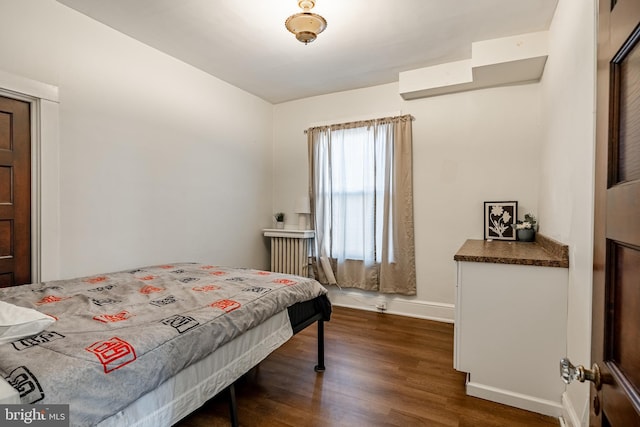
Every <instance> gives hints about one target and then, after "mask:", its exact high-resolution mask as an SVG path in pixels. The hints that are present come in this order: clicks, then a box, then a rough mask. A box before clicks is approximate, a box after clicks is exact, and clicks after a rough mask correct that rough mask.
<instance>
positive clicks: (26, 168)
mask: <svg viewBox="0 0 640 427" xmlns="http://www.w3.org/2000/svg"><path fill="white" fill-rule="evenodd" d="M30 129H31V124H30V105H29V103H27V102H23V101H18V100H15V99H10V98H4V97H0V287H6V286H13V285H21V284H24V283H29V282H30V281H31V134H30V133H31V130H30Z"/></svg>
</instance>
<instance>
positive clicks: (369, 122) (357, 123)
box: [304, 114, 416, 134]
mask: <svg viewBox="0 0 640 427" xmlns="http://www.w3.org/2000/svg"><path fill="white" fill-rule="evenodd" d="M415 119H416V118H415V117H413V116H412V115H411V114H404V115H402V116H393V117H382V118H379V119H370V120H357V121H355V122H346V123H336V124H332V125H326V126H313V127H310V128H309V129H306V130H305V131H304V133H305V134H306V133H307V132H309V131H313V130H314V129H330V130H337V129H350V128H357V127H365V126H367V127H370V126H372V125H377V124H383V123H392V122H401V121H407V120H411V121H414V120H415Z"/></svg>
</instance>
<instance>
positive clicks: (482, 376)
mask: <svg viewBox="0 0 640 427" xmlns="http://www.w3.org/2000/svg"><path fill="white" fill-rule="evenodd" d="M456 266H457V294H456V321H455V354H454V368H455V369H457V370H459V371H463V372H467V373H468V377H467V384H466V390H467V394H469V395H471V396H476V397H481V398H484V399H488V400H492V401H496V402H500V403H504V404H507V405H511V406H516V407H519V408H523V409H527V410H530V411H535V412H539V413H543V414H547V415H552V416H559V415H561V409H562V393H563V392H564V390H565V385H564V383H563V382H562V380H561V379H560V376H559V373H558V372H559V371H558V363H559V360H560V358H562V357H563V356H564V355H565V354H566V341H567V339H566V330H567V283H568V269H567V268H559V267H541V266H535V265H518V264H502V263H493V262H486V261H483V262H468V261H457V263H456Z"/></svg>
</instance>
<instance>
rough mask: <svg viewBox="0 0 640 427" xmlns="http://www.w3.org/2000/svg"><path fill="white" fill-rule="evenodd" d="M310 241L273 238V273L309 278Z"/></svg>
mask: <svg viewBox="0 0 640 427" xmlns="http://www.w3.org/2000/svg"><path fill="white" fill-rule="evenodd" d="M309 240H310V239H296V238H289V237H272V238H271V271H275V272H277V273H287V274H295V275H298V276H308V273H309V266H308V264H309Z"/></svg>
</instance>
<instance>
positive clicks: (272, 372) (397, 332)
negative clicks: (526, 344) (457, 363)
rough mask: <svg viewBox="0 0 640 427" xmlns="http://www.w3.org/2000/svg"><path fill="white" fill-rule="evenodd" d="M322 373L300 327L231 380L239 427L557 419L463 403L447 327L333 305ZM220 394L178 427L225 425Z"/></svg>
mask: <svg viewBox="0 0 640 427" xmlns="http://www.w3.org/2000/svg"><path fill="white" fill-rule="evenodd" d="M325 326H326V328H325V338H326V340H325V342H326V367H327V370H326V371H325V372H324V373H322V374H317V373H315V372H314V370H313V367H314V366H315V363H316V327H315V325H314V326H312V327H309V328H307V329H306V330H304V331H302V332H300V333H299V334H297V335H296V336H294V337H293V338H292V339H291V340H289V341H288V342H287V343H285V344H284V345H283V346H282V347H280V348H279V349H278V350H276V351H275V352H274V353H272V354H271V355H270V356H269V357H268V358H267V359H265V360H264V361H263V362H262V363H261V364H260V365H259V366H258V367H257V368H255V369H254V370H252V371H251V372H249V374H247V375H246V376H245V377H243V378H242V379H241V380H239V381H238V383H237V384H236V397H237V401H238V418H239V422H240V425H241V426H247V427H248V426H261V427H263V426H295V427H299V426H403V427H404V426H474V427H476V426H500V427H503V426H518V427H520V426H524V427H526V426H529V427H537V426H540V427H542V426H556V427H557V426H559V422H558V420H557V419H555V418H552V417H546V416H543V415H540V414H536V413H533V412H528V411H524V410H520V409H516V408H512V407H509V406H505V405H501V404H498V403H493V402H489V401H486V400H482V399H478V398H474V397H469V396H467V395H465V392H464V381H465V374H464V373H461V372H457V371H455V370H454V369H453V325H450V324H445V323H440V322H433V321H429V320H421V319H414V318H408V317H403V316H394V315H390V314H378V313H373V312H365V311H360V310H353V309H347V308H342V307H334V312H333V315H332V319H331V321H330V322H327V323H325ZM228 425H229V410H228V405H227V400H226V399H225V398H224V397H217V398H214V399H212V400H210V401H209V402H207V403H206V404H205V405H204V406H203V407H202V408H200V409H199V410H198V411H196V412H194V413H193V414H191V415H190V416H189V417H187V418H185V419H184V420H182V421H181V422H180V423H178V424H177V426H180V427H204V426H207V427H208V426H228Z"/></svg>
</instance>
